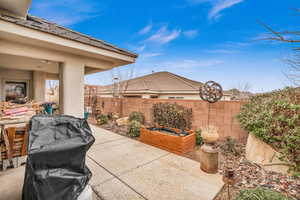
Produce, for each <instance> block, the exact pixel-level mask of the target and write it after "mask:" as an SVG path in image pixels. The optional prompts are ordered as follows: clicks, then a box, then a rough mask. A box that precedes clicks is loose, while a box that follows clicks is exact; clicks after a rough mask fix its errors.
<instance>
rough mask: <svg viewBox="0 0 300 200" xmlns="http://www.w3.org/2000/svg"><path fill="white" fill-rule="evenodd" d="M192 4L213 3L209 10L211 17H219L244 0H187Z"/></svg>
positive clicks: (209, 16)
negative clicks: (224, 11)
mask: <svg viewBox="0 0 300 200" xmlns="http://www.w3.org/2000/svg"><path fill="white" fill-rule="evenodd" d="M186 1H187V2H188V3H189V4H190V5H197V4H201V3H210V4H211V5H212V8H211V10H210V11H209V14H208V18H209V19H214V20H216V19H218V18H220V17H221V16H222V14H221V12H222V11H223V10H225V9H227V8H230V7H232V6H234V5H236V4H239V3H242V2H243V1H244V0H186Z"/></svg>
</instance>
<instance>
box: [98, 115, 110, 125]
mask: <svg viewBox="0 0 300 200" xmlns="http://www.w3.org/2000/svg"><path fill="white" fill-rule="evenodd" d="M98 123H99V124H100V125H103V124H107V123H108V116H107V115H103V114H101V115H100V116H99V117H98Z"/></svg>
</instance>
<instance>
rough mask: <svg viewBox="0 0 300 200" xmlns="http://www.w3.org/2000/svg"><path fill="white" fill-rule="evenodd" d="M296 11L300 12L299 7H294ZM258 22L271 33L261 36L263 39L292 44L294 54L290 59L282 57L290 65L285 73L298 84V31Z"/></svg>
mask: <svg viewBox="0 0 300 200" xmlns="http://www.w3.org/2000/svg"><path fill="white" fill-rule="evenodd" d="M296 12H300V9H296ZM259 24H261V25H262V26H263V27H265V28H266V29H267V30H268V31H269V32H270V33H271V35H270V37H265V38H262V39H263V40H270V41H278V42H283V43H287V44H293V47H292V50H293V51H294V56H293V57H292V58H290V59H284V61H285V62H286V63H287V64H288V65H289V66H290V69H289V72H288V73H286V74H285V75H286V77H287V78H288V79H289V80H290V81H292V83H293V84H294V85H296V86H300V46H299V45H300V31H288V30H286V31H276V30H274V29H273V28H271V27H270V26H268V25H267V24H265V23H263V22H260V21H259Z"/></svg>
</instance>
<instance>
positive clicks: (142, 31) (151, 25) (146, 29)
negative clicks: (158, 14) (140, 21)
mask: <svg viewBox="0 0 300 200" xmlns="http://www.w3.org/2000/svg"><path fill="white" fill-rule="evenodd" d="M152 27H153V24H152V23H150V24H148V25H147V26H145V27H144V28H142V29H141V30H140V31H139V34H140V35H145V34H147V33H149V32H150V31H151V29H152Z"/></svg>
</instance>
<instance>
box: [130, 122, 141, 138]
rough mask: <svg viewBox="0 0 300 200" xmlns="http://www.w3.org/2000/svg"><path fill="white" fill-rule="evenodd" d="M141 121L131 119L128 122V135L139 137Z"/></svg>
mask: <svg viewBox="0 0 300 200" xmlns="http://www.w3.org/2000/svg"><path fill="white" fill-rule="evenodd" d="M140 128H141V123H140V122H139V121H137V120H133V121H130V122H129V124H128V136H130V137H139V136H140Z"/></svg>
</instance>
